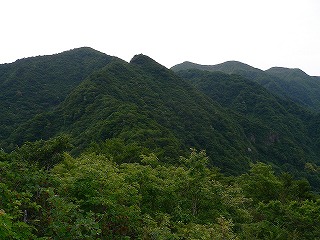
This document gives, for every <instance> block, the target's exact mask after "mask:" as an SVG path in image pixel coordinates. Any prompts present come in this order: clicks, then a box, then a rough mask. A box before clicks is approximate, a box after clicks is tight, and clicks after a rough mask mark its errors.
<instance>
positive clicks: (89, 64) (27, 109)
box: [0, 48, 320, 240]
mask: <svg viewBox="0 0 320 240" xmlns="http://www.w3.org/2000/svg"><path fill="white" fill-rule="evenodd" d="M31 63H34V65H32V64H31ZM237 66H240V67H241V68H242V69H243V70H245V71H244V72H245V73H246V74H247V75H246V77H243V76H241V75H242V74H241V75H239V74H226V73H223V72H221V71H220V72H212V71H204V70H197V69H186V70H181V71H178V72H173V71H171V70H169V69H167V68H165V67H164V66H162V65H160V64H159V63H157V62H155V61H154V60H152V59H151V58H149V57H147V56H145V55H141V54H140V55H136V56H135V57H133V59H132V60H131V61H130V62H129V63H128V62H125V61H123V60H121V59H119V58H116V57H110V56H108V55H105V54H102V53H99V52H97V51H95V50H93V49H89V48H81V49H75V50H72V51H68V52H64V53H61V54H57V55H53V56H45V57H36V58H30V59H24V60H19V61H17V62H15V63H12V64H8V65H0V69H1V71H0V72H1V74H0V76H1V86H4V87H3V89H2V92H1V95H0V96H1V98H0V104H1V105H3V106H9V107H14V108H15V109H14V111H13V110H12V109H10V108H8V109H1V111H2V112H1V114H2V115H0V117H1V121H4V120H5V121H6V122H5V124H2V125H1V126H2V130H3V129H5V130H6V131H7V132H5V134H3V132H1V134H2V138H1V142H0V239H23V240H24V239H39V240H40V239H41V240H44V239H299V240H300V239H305V240H307V239H318V238H319V236H320V228H319V227H318V225H319V222H320V200H319V199H320V195H319V192H320V164H319V158H318V156H319V154H320V114H316V113H314V112H312V111H308V110H307V109H306V108H305V107H303V106H301V105H298V104H296V103H294V102H293V101H288V100H286V99H284V98H285V96H284V95H282V97H278V96H276V95H275V94H273V93H270V92H269V91H268V90H267V89H266V88H264V87H262V86H261V85H260V84H259V83H257V81H252V80H253V77H254V76H261V77H262V79H263V78H264V79H265V80H266V81H268V79H269V80H270V79H273V80H274V79H275V78H274V77H272V76H271V75H270V74H266V73H265V72H263V71H261V70H258V69H253V68H252V67H250V66H248V65H244V64H239V63H234V62H229V65H223V64H222V65H221V66H219V67H220V68H224V67H226V69H225V71H229V72H233V71H235V69H236V68H237ZM18 69H19V71H22V70H23V71H22V73H21V74H20V73H19V74H20V75H19V74H18V72H19V71H18ZM209 70H210V69H209ZM220 70H221V69H220ZM275 70H277V69H273V70H272V71H275ZM270 71H271V70H270ZM279 71H280V72H281V74H280V75H279V77H277V78H276V79H277V81H273V80H272V81H273V83H275V82H278V81H279V79H280V78H283V79H285V78H286V76H287V75H288V73H287V72H286V71H283V69H280V70H279V69H278V70H277V72H278V73H279ZM289 72H291V70H289ZM278 73H277V74H278ZM301 74H302V73H301V72H300V73H299V74H298V75H299V77H302V76H304V75H303V74H302V75H301ZM18 76H20V77H18ZM260 79H261V78H260ZM33 80H35V81H33ZM272 81H271V82H272ZM49 82H50V84H49ZM280 82H282V80H281V81H280ZM30 83H32V84H30ZM6 84H7V85H6ZM17 87H20V88H18V89H24V92H23V91H21V90H20V92H19V93H18V94H17V95H14V94H13V93H16V90H17ZM277 87H278V85H277ZM277 89H282V88H277ZM31 90H32V91H31ZM19 97H20V98H21V97H26V98H23V101H20V100H21V99H20V98H19ZM33 98H34V99H33ZM22 102H23V103H24V104H25V105H22ZM6 104H7V105H6ZM20 110H21V111H20ZM10 111H11V115H10V114H9V113H10ZM14 114H16V115H14ZM15 117H16V118H17V119H16V118H15ZM10 119H11V120H10ZM6 136H8V137H6ZM17 145H18V146H17ZM190 148H191V149H190ZM195 148H196V149H195ZM205 150H206V152H207V153H206V152H205ZM261 161H262V162H264V163H262V162H261ZM217 167H219V168H221V170H222V171H220V170H219V169H218V168H217Z"/></svg>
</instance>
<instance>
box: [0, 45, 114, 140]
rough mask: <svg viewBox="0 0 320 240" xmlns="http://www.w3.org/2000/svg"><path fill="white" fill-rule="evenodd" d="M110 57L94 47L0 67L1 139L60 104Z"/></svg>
mask: <svg viewBox="0 0 320 240" xmlns="http://www.w3.org/2000/svg"><path fill="white" fill-rule="evenodd" d="M111 59H112V57H111V56H108V55H106V54H103V53H101V52H98V51H96V50H93V49H91V48H79V49H74V50H70V51H66V52H63V53H59V54H55V55H51V56H40V57H32V58H26V59H21V60H17V61H16V62H14V63H10V64H1V65H0V88H1V91H0V104H1V108H0V140H4V139H6V138H7V137H8V136H9V134H10V132H12V131H13V129H15V128H16V127H17V125H18V124H20V123H23V122H25V121H27V120H29V119H30V118H31V117H33V116H35V115H36V114H38V113H41V112H45V111H48V110H50V109H52V108H53V107H54V106H56V105H58V104H59V103H61V102H62V101H63V100H64V99H65V97H66V96H67V95H68V94H69V93H70V92H71V90H72V89H73V88H74V87H75V86H77V85H78V84H79V83H80V82H81V81H82V80H83V79H84V78H85V77H86V76H87V75H88V74H90V73H92V72H93V71H94V70H96V69H99V68H101V67H103V66H105V65H106V64H107V63H108V62H110V60H111Z"/></svg>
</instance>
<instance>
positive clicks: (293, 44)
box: [0, 0, 320, 76]
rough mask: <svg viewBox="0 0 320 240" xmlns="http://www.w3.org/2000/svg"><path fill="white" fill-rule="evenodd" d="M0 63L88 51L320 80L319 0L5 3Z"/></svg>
mask: <svg viewBox="0 0 320 240" xmlns="http://www.w3.org/2000/svg"><path fill="white" fill-rule="evenodd" d="M0 9H1V14H0V22H1V28H0V31H1V35H0V63H8V62H13V61H15V60H16V59H19V58H23V57H30V56H37V55H48V54H54V53H58V52H62V51H65V50H69V49H72V48H77V47H82V46H88V47H92V48H94V49H96V50H99V51H101V52H104V53H106V54H109V55H114V56H117V57H120V58H122V59H124V60H126V61H130V59H131V58H132V57H133V55H135V54H139V53H143V54H146V55H148V56H150V57H152V58H153V59H155V60H156V61H157V62H159V63H161V64H163V65H165V66H166V67H171V66H173V65H175V64H177V63H181V62H183V61H192V62H196V63H200V64H218V63H221V62H224V61H228V60H237V61H241V62H244V63H247V64H249V65H251V66H254V67H257V68H260V69H263V70H265V69H268V68H270V67H272V66H283V67H290V68H301V69H302V70H303V71H305V72H307V73H308V74H310V75H317V76H320V0H299V1H298V0H161V1H160V0H112V1H111V0H87V1H82V0H74V1H73V0H1V2H0Z"/></svg>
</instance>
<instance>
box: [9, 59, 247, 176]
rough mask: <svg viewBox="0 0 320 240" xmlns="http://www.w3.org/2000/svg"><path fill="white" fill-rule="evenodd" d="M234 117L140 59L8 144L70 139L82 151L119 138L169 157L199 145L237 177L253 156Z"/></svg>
mask: <svg viewBox="0 0 320 240" xmlns="http://www.w3.org/2000/svg"><path fill="white" fill-rule="evenodd" d="M234 119H235V118H233V117H232V115H231V113H229V112H227V111H225V110H224V109H223V108H222V107H220V106H219V105H218V104H215V103H214V102H213V101H212V100H211V99H210V98H208V97H206V96H205V95H204V94H202V93H201V92H199V91H198V90H197V89H195V88H194V87H193V86H192V85H191V84H190V83H187V82H186V81H184V80H183V79H181V78H180V77H178V76H177V75H175V74H174V73H173V72H172V71H170V70H168V69H166V68H165V67H163V66H161V65H160V64H158V63H156V62H155V61H154V60H152V59H150V58H149V57H147V56H144V55H137V56H135V57H134V58H133V59H132V61H131V62H130V63H127V62H125V61H122V60H119V59H116V60H114V61H112V62H111V63H109V64H108V65H107V66H106V67H104V68H103V69H101V70H100V71H96V72H94V73H93V74H91V75H90V76H89V77H88V78H87V79H86V80H84V81H83V82H82V83H81V84H80V85H79V86H78V87H76V88H75V89H74V90H73V91H72V92H71V93H70V95H69V96H68V97H67V98H66V99H65V101H64V102H62V103H61V104H60V105H59V106H58V108H57V109H55V110H54V111H52V112H50V113H45V114H41V115H38V116H36V117H35V118H34V119H32V120H31V121H28V122H27V123H25V124H23V125H21V126H20V128H18V129H17V130H16V131H14V132H13V134H12V135H11V138H10V142H14V143H17V144H22V143H23V142H24V141H27V140H36V139H40V138H44V139H48V138H50V137H52V136H55V135H56V134H59V133H68V134H71V135H72V138H73V142H74V145H75V146H76V148H77V149H78V151H81V150H83V149H85V148H86V147H88V146H90V144H91V143H92V142H103V141H105V140H106V139H113V138H120V139H122V140H124V141H125V142H126V143H136V144H138V145H139V146H141V147H144V148H147V149H150V151H152V152H155V153H157V154H158V155H159V156H162V157H164V158H170V159H172V158H174V157H177V156H179V155H180V154H181V153H183V152H184V151H185V150H186V149H189V148H190V147H195V148H197V149H206V151H207V152H208V154H209V156H210V158H211V160H212V163H213V164H214V165H216V166H219V167H221V168H223V169H224V170H226V171H229V172H230V173H232V172H233V173H235V172H241V171H242V170H243V169H245V168H247V167H248V160H249V158H250V157H251V156H252V155H253V153H251V152H249V151H248V150H247V149H248V148H250V147H251V148H252V146H251V143H250V142H249V140H248V139H247V138H246V136H245V134H244V132H243V129H242V127H241V126H240V125H239V123H237V122H236V121H235V120H234Z"/></svg>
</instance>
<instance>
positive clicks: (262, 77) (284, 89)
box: [171, 61, 320, 111]
mask: <svg viewBox="0 0 320 240" xmlns="http://www.w3.org/2000/svg"><path fill="white" fill-rule="evenodd" d="M171 69H172V70H173V71H180V70H186V69H199V70H207V71H221V72H224V73H228V74H239V75H241V76H243V77H245V78H247V79H249V80H252V81H255V82H257V83H259V84H260V85H262V86H263V87H265V88H266V89H267V90H269V91H270V92H272V93H274V94H276V95H278V96H279V97H281V98H283V99H291V100H293V101H294V102H296V103H298V104H301V105H303V106H306V107H308V108H310V109H312V110H316V111H319V110H320V94H319V93H320V78H319V77H311V76H309V75H307V74H305V73H304V72H303V71H301V70H300V69H288V68H271V69H269V70H266V71H262V70H260V69H257V68H254V67H251V66H249V65H247V64H244V63H241V62H236V61H228V62H225V63H221V64H217V65H200V64H195V63H190V62H184V63H181V64H177V65H175V66H173V67H172V68H171Z"/></svg>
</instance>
